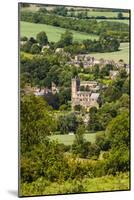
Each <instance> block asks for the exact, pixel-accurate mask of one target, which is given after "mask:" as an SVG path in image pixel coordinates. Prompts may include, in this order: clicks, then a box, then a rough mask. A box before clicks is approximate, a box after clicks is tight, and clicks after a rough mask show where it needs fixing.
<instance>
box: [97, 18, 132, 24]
mask: <svg viewBox="0 0 134 200" xmlns="http://www.w3.org/2000/svg"><path fill="white" fill-rule="evenodd" d="M97 21H98V22H101V21H109V22H120V23H124V24H128V25H129V20H128V19H123V20H121V19H97Z"/></svg>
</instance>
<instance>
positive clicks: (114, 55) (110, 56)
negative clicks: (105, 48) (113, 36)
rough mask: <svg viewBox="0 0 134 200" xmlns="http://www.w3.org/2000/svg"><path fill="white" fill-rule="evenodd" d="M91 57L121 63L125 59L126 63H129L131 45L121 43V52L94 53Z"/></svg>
mask: <svg viewBox="0 0 134 200" xmlns="http://www.w3.org/2000/svg"><path fill="white" fill-rule="evenodd" d="M91 56H93V57H95V58H96V59H101V58H103V59H106V60H114V61H119V60H120V59H123V60H124V61H125V62H126V63H129V43H121V45H120V51H116V52H108V53H93V54H91Z"/></svg>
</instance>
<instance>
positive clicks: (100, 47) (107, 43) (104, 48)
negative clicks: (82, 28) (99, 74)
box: [21, 30, 120, 54]
mask: <svg viewBox="0 0 134 200" xmlns="http://www.w3.org/2000/svg"><path fill="white" fill-rule="evenodd" d="M21 41H23V44H22V45H21V50H22V51H25V52H30V53H32V54H39V53H40V52H41V50H42V47H43V46H44V45H48V44H49V48H50V50H52V51H55V50H56V48H64V51H65V52H67V53H70V54H79V53H90V52H113V51H118V49H119V46H120V42H119V40H117V39H116V37H115V36H110V35H105V34H103V35H101V36H100V38H99V40H89V39H87V40H83V42H82V43H79V42H74V41H73V34H72V32H70V31H68V30H66V31H65V33H63V34H61V38H60V40H59V41H58V42H55V43H54V42H50V43H49V41H48V37H47V35H46V33H45V32H40V33H38V34H37V36H36V39H34V38H33V37H31V38H29V39H28V38H27V37H22V38H21Z"/></svg>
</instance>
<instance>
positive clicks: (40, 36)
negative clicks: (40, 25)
mask: <svg viewBox="0 0 134 200" xmlns="http://www.w3.org/2000/svg"><path fill="white" fill-rule="evenodd" d="M36 40H37V42H38V43H39V44H40V45H41V46H43V45H46V44H48V38H47V35H46V33H45V32H44V31H42V32H40V33H38V34H37V36H36Z"/></svg>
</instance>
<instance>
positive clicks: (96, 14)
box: [74, 9, 129, 18]
mask: <svg viewBox="0 0 134 200" xmlns="http://www.w3.org/2000/svg"><path fill="white" fill-rule="evenodd" d="M98 10H99V9H98ZM74 12H75V14H76V15H77V14H78V13H80V12H84V10H83V11H74ZM87 13H88V16H89V17H100V16H105V17H107V18H109V17H110V18H111V17H118V12H112V11H109V12H108V11H106V12H102V11H92V10H90V11H87ZM122 14H123V16H124V17H129V13H125V12H122Z"/></svg>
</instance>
